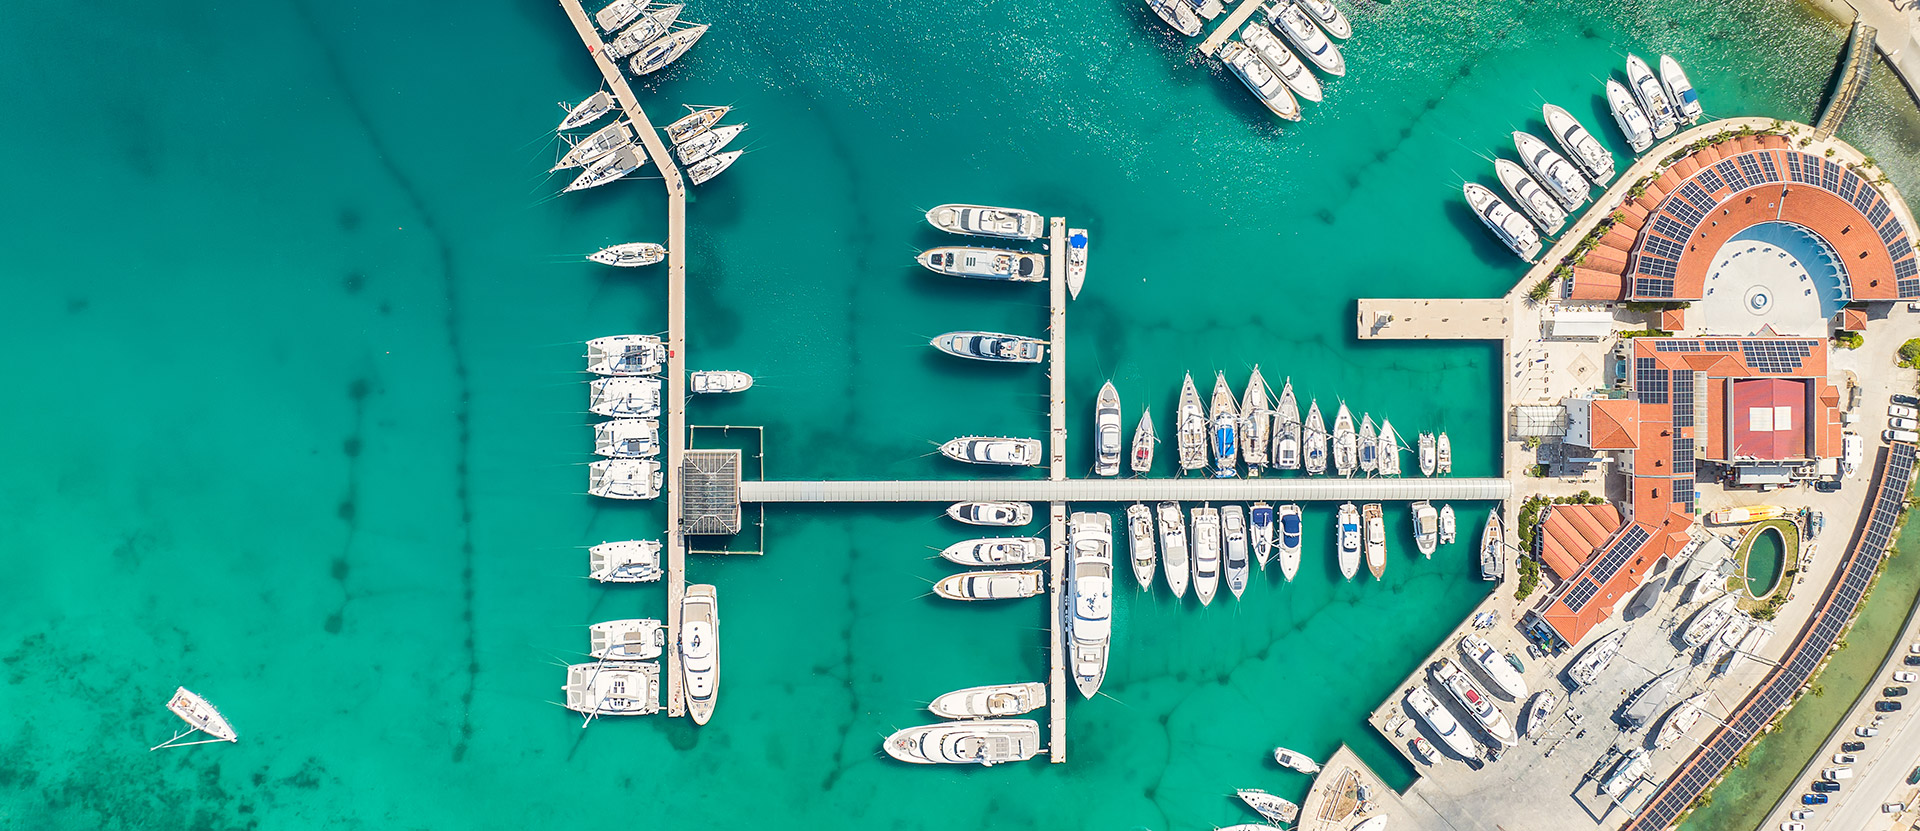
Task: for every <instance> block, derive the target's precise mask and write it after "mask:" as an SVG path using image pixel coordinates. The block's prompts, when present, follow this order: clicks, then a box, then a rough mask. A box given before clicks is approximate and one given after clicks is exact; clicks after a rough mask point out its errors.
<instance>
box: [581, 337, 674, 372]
mask: <svg viewBox="0 0 1920 831" xmlns="http://www.w3.org/2000/svg"><path fill="white" fill-rule="evenodd" d="M666 364H667V345H666V344H665V343H662V342H661V341H660V339H659V338H658V337H655V336H653V335H608V336H606V337H603V338H594V339H593V340H590V341H587V371H588V372H591V373H593V374H595V375H643V376H653V375H659V374H660V369H661V367H664V366H666Z"/></svg>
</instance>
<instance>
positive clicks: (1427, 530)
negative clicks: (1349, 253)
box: [1413, 499, 1440, 560]
mask: <svg viewBox="0 0 1920 831" xmlns="http://www.w3.org/2000/svg"><path fill="white" fill-rule="evenodd" d="M1439 542H1440V512H1438V511H1435V510H1434V509H1433V503H1432V502H1428V501H1426V500H1424V499H1423V500H1420V501H1419V502H1415V503H1413V547H1414V548H1416V549H1419V551H1420V556H1422V557H1425V558H1427V559H1429V560H1431V559H1433V550H1434V548H1435V547H1437V545H1438V543H1439Z"/></svg>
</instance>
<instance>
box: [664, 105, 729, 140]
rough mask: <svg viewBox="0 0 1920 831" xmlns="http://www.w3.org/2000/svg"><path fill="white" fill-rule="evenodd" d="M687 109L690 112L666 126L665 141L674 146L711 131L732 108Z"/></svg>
mask: <svg viewBox="0 0 1920 831" xmlns="http://www.w3.org/2000/svg"><path fill="white" fill-rule="evenodd" d="M687 109H688V110H691V112H688V113H687V114H686V115H683V116H681V117H680V118H679V120H677V121H675V122H673V123H672V124H668V125H667V126H666V133H667V140H668V141H671V142H673V143H674V144H679V143H681V142H683V141H686V140H687V139H690V138H693V137H694V136H697V135H699V134H701V133H703V132H706V131H707V130H710V129H713V125H715V124H719V123H720V119H722V118H726V117H727V113H728V112H730V111H732V110H733V108H732V107H701V108H699V109H695V108H693V107H688V108H687Z"/></svg>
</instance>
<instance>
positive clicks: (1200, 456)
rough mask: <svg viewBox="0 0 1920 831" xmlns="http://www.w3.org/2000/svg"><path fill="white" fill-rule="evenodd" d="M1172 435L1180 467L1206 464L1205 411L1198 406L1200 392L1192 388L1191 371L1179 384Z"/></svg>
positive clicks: (1183, 468)
mask: <svg viewBox="0 0 1920 831" xmlns="http://www.w3.org/2000/svg"><path fill="white" fill-rule="evenodd" d="M1174 430H1175V433H1174V436H1175V437H1176V440H1177V442H1178V447H1179V451H1180V469H1181V470H1183V471H1187V470H1199V469H1201V468H1204V467H1206V466H1207V411H1206V410H1205V409H1203V408H1201V406H1200V392H1199V390H1196V389H1194V388H1193V373H1191V372H1189V373H1187V377H1186V380H1185V381H1182V382H1181V384H1180V406H1179V409H1178V411H1177V414H1176V415H1175V417H1174Z"/></svg>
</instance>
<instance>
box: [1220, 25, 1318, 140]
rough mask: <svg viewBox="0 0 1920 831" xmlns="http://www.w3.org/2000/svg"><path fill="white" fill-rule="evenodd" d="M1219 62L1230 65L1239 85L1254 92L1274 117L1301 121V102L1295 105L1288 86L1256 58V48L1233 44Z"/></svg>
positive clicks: (1222, 51) (1239, 43)
mask: <svg viewBox="0 0 1920 831" xmlns="http://www.w3.org/2000/svg"><path fill="white" fill-rule="evenodd" d="M1220 62H1221V63H1224V64H1226V65H1227V69H1228V70H1231V71H1232V72H1233V74H1234V76H1235V77H1238V78H1239V79H1240V82H1241V83H1243V84H1246V85H1247V89H1249V90H1252V91H1253V97H1255V98H1258V99H1260V103H1261V104H1263V105H1265V106H1266V108H1267V109H1268V110H1269V111H1271V112H1272V113H1273V114H1274V115H1277V116H1279V117H1281V118H1284V119H1286V120H1288V121H1299V120H1300V102H1299V101H1295V100H1294V98H1293V93H1291V92H1288V91H1287V85H1286V83H1285V82H1283V81H1281V80H1280V78H1279V77H1278V76H1275V75H1274V74H1273V70H1272V69H1269V68H1267V64H1266V62H1265V61H1262V60H1261V59H1260V56H1259V55H1256V54H1254V52H1253V48H1252V47H1250V46H1248V45H1246V44H1244V43H1241V42H1239V41H1234V42H1232V43H1229V44H1227V45H1226V46H1225V47H1224V48H1222V49H1221V50H1220Z"/></svg>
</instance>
